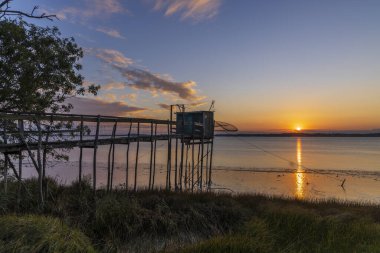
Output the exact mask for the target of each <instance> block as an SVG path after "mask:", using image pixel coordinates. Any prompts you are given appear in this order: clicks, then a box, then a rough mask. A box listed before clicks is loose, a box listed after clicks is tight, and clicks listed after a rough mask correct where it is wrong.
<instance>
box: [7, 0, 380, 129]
mask: <svg viewBox="0 0 380 253" xmlns="http://www.w3.org/2000/svg"><path fill="white" fill-rule="evenodd" d="M101 3H103V4H101ZM33 5H39V6H40V11H46V12H49V13H55V14H57V15H58V16H59V17H60V20H58V21H53V22H48V21H35V20H33V22H34V23H38V24H41V25H56V26H58V27H59V28H60V29H61V31H62V33H63V35H64V36H73V37H74V38H75V39H76V41H77V42H78V43H79V45H80V46H82V47H83V48H84V49H85V52H86V56H85V58H84V59H83V66H84V70H83V74H84V75H85V77H86V80H87V81H88V82H95V83H97V84H100V85H102V86H103V87H104V88H105V89H103V91H102V92H101V93H100V95H99V97H98V98H97V102H98V103H100V104H99V106H98V107H94V106H93V104H94V101H92V102H91V105H92V106H89V107H85V106H83V101H81V106H82V107H83V108H85V109H84V110H85V111H86V112H88V113H95V114H97V113H98V112H99V110H100V112H102V113H117V114H120V115H129V116H131V115H134V116H145V117H158V118H166V117H167V113H166V111H165V109H163V108H162V106H160V105H159V104H170V103H187V104H202V103H203V102H208V103H209V102H210V101H211V100H212V99H215V100H216V113H217V114H216V116H217V119H219V120H222V121H228V122H231V123H234V124H236V125H237V126H238V127H239V128H240V129H242V130H271V129H293V128H294V127H295V126H298V125H299V126H301V127H302V128H308V129H371V128H380V117H378V116H379V111H380V100H379V99H378V97H379V95H380V76H379V75H380V74H379V73H380V71H379V70H380V46H379V45H380V28H379V27H380V1H375V0H373V1H371V0H365V1H364V0H363V1H349V0H345V1H339V0H334V1H327V0H326V1H290V0H284V1H274V0H268V1H264V0H262V1H255V0H236V1H232V0H156V1H154V0H134V1H132V0H130V1H128V0H125V1H122V0H106V1H100V0H92V1H91V0H78V1H58V0H50V1H48V0H38V1H21V0H15V1H14V3H13V6H14V7H15V8H21V9H23V10H30V9H31V8H32V6H33ZM123 57H124V58H123ZM115 60H116V62H115ZM118 60H119V61H118ZM202 107H203V108H205V107H206V108H207V106H205V105H203V106H200V107H199V108H202ZM94 108H96V111H94V110H95V109H94ZM142 109H144V110H142Z"/></svg>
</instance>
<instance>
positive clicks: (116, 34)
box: [96, 27, 125, 39]
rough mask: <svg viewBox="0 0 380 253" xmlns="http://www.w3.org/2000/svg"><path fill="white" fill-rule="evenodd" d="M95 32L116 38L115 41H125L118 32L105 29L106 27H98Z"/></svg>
mask: <svg viewBox="0 0 380 253" xmlns="http://www.w3.org/2000/svg"><path fill="white" fill-rule="evenodd" d="M96 31H98V32H101V33H104V34H106V35H108V36H110V37H113V38H117V39H125V37H124V36H123V35H121V34H120V32H119V31H117V30H115V29H112V28H107V27H98V28H96Z"/></svg>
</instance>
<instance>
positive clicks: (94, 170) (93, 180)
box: [92, 115, 100, 194]
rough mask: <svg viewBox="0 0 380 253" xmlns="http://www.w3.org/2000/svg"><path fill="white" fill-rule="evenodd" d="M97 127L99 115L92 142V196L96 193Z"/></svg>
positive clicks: (98, 119)
mask: <svg viewBox="0 0 380 253" xmlns="http://www.w3.org/2000/svg"><path fill="white" fill-rule="evenodd" d="M99 126H100V115H98V118H97V121H96V133H95V140H94V160H93V171H92V175H93V179H92V187H93V191H94V194H95V193H96V162H97V159H96V155H97V152H98V138H99Z"/></svg>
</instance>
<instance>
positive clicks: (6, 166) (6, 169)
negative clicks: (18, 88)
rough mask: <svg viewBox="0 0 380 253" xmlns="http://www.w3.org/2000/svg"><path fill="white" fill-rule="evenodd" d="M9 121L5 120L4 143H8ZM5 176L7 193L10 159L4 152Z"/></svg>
mask: <svg viewBox="0 0 380 253" xmlns="http://www.w3.org/2000/svg"><path fill="white" fill-rule="evenodd" d="M6 130H7V122H6V120H4V132H3V140H4V143H5V144H7V143H8V141H7V133H6ZM3 177H4V192H5V194H7V191H8V159H7V154H6V153H4V172H3Z"/></svg>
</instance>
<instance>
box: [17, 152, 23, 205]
mask: <svg viewBox="0 0 380 253" xmlns="http://www.w3.org/2000/svg"><path fill="white" fill-rule="evenodd" d="M18 176H19V179H18V191H17V192H18V193H17V204H18V205H19V204H20V201H21V184H22V181H21V180H22V151H21V150H20V151H19V154H18Z"/></svg>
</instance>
